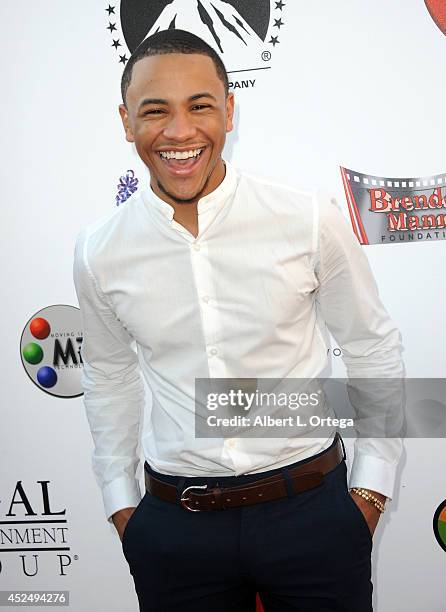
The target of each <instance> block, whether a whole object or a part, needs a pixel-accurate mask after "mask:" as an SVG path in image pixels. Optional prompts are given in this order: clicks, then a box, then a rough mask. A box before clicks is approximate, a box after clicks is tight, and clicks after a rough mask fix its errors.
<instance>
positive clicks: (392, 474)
mask: <svg viewBox="0 0 446 612" xmlns="http://www.w3.org/2000/svg"><path fill="white" fill-rule="evenodd" d="M396 469H397V464H395V463H389V462H387V461H383V460H382V459H379V458H378V457H374V456H373V455H364V454H363V453H358V452H355V455H354V459H353V464H352V469H351V472H350V480H349V488H350V489H351V488H353V487H362V488H364V489H370V490H371V491H376V492H377V493H381V494H382V495H385V496H386V497H387V498H389V499H392V496H393V491H394V487H395V479H396Z"/></svg>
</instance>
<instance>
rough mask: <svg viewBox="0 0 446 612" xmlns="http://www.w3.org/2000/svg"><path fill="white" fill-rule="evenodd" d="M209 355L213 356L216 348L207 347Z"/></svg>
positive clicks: (215, 353)
mask: <svg viewBox="0 0 446 612" xmlns="http://www.w3.org/2000/svg"><path fill="white" fill-rule="evenodd" d="M209 355H211V356H212V357H215V355H218V351H217V349H216V348H211V349H209Z"/></svg>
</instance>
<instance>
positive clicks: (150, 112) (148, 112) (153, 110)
mask: <svg viewBox="0 0 446 612" xmlns="http://www.w3.org/2000/svg"><path fill="white" fill-rule="evenodd" d="M163 112H164V111H163V110H162V109H161V108H151V109H149V110H146V111H144V112H143V114H142V115H143V117H145V116H146V115H160V114H161V113H163Z"/></svg>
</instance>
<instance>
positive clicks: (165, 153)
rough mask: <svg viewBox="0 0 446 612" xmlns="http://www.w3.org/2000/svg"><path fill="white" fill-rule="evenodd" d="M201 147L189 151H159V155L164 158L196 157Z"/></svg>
mask: <svg viewBox="0 0 446 612" xmlns="http://www.w3.org/2000/svg"><path fill="white" fill-rule="evenodd" d="M202 150H203V149H194V150H191V151H160V155H161V157H163V158H164V159H188V158H189V157H197V155H200V153H201V152H202Z"/></svg>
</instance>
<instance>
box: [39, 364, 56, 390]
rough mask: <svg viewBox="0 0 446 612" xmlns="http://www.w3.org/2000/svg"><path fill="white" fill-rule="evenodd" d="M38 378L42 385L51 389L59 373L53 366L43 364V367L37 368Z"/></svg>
mask: <svg viewBox="0 0 446 612" xmlns="http://www.w3.org/2000/svg"><path fill="white" fill-rule="evenodd" d="M37 380H38V381H39V384H40V385H42V387H45V389H49V388H50V387H54V385H55V384H56V383H57V374H56V372H55V370H53V368H50V367H49V366H43V368H39V369H38V370H37Z"/></svg>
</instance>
